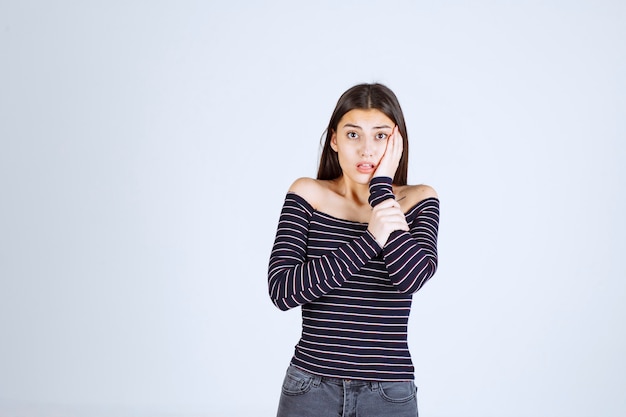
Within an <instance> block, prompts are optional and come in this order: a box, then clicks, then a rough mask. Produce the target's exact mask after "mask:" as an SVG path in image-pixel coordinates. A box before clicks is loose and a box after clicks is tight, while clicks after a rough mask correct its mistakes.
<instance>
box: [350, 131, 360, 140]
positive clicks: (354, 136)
mask: <svg viewBox="0 0 626 417" xmlns="http://www.w3.org/2000/svg"><path fill="white" fill-rule="evenodd" d="M358 137H359V135H357V133H356V132H348V138H349V139H356V138H358Z"/></svg>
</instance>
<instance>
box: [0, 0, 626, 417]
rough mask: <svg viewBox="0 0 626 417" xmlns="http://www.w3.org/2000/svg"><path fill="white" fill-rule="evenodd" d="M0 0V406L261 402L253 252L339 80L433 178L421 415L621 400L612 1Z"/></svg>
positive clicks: (622, 242) (415, 332)
mask: <svg viewBox="0 0 626 417" xmlns="http://www.w3.org/2000/svg"><path fill="white" fill-rule="evenodd" d="M298 3H299V2H290V1H268V2H243V1H219V2H218V1H195V2H192V1H182V2H181V1H176V2H174V1H123V2H122V1H111V2H105V1H100V2H96V1H85V2H79V1H56V2H49V1H7V0H2V1H1V2H0V140H1V146H0V198H1V205H0V338H1V339H0V416H2V417H5V416H11V417H15V416H24V417H31V416H37V417H39V416H46V417H50V416H52V417H54V416H64V417H67V416H110V415H115V416H252V415H254V416H272V415H274V413H275V408H276V404H277V401H278V396H279V393H280V384H281V382H282V378H283V374H284V371H285V369H286V367H287V364H288V362H289V359H290V357H291V354H292V352H293V346H294V345H295V343H296V341H297V338H298V335H299V330H300V329H299V325H300V318H299V314H300V313H299V310H293V311H290V312H280V311H279V310H278V309H276V308H275V307H274V306H273V305H272V303H271V301H270V300H269V297H268V296H267V290H266V268H267V261H268V257H269V252H270V250H271V245H272V242H273V238H274V232H275V228H276V223H277V220H278V214H279V211H280V207H281V205H282V201H283V198H284V194H285V192H286V190H287V189H288V187H289V185H290V184H291V182H292V181H293V180H294V179H296V178H297V177H300V176H314V175H315V173H316V166H317V159H318V155H319V140H320V137H321V136H322V134H323V130H324V127H325V125H326V124H327V123H328V119H329V117H330V113H331V111H332V109H333V107H334V105H335V103H336V100H337V99H338V97H339V95H340V94H341V93H342V92H343V91H344V90H346V89H347V88H349V87H351V86H352V85H354V84H356V83H360V82H373V81H379V82H383V83H385V84H386V85H388V86H389V87H391V88H392V89H393V90H394V91H395V92H396V94H397V95H398V97H399V99H400V102H401V104H402V106H403V108H404V111H405V115H406V118H407V124H408V129H409V137H410V143H411V149H410V151H411V152H410V161H411V162H410V169H409V182H411V183H427V184H430V185H432V186H433V187H435V189H436V190H437V191H438V193H439V196H440V199H441V208H442V211H441V226H440V243H439V248H440V268H439V271H438V273H437V275H436V276H435V278H433V280H432V281H431V282H429V283H428V284H427V285H426V287H425V288H424V289H423V290H422V291H420V292H419V293H418V294H417V295H416V296H415V297H414V309H413V312H412V315H411V323H410V344H411V349H412V353H413V357H414V361H415V364H416V383H417V385H418V386H419V387H420V390H419V403H420V415H423V416H430V417H439V416H441V417H447V416H450V417H456V416H476V417H486V416H494V417H507V416H511V417H513V416H528V415H534V416H568V417H578V416H580V417H583V416H594V417H595V416H604V417H612V416H615V417H617V416H623V415H625V414H626V394H625V392H626V320H625V319H626V308H625V307H624V304H625V301H626V280H625V278H626V268H625V266H624V256H623V253H624V251H625V249H626V225H625V221H624V213H626V203H625V190H626V183H625V182H626V181H625V180H626V172H625V171H626V170H625V169H624V160H625V157H626V152H625V148H626V144H625V139H626V81H625V80H626V3H624V2H621V1H617V0H616V1H602V0H594V1H592V0H589V1H565V0H563V1H556V0H555V1H496V0H493V1H487V0H479V1H471V2H470V1H437V2H429V1H428V2H427V1H408V0H391V1H356V0H353V1H330V0H322V1H315V2H307V3H304V2H303V3H302V4H298Z"/></svg>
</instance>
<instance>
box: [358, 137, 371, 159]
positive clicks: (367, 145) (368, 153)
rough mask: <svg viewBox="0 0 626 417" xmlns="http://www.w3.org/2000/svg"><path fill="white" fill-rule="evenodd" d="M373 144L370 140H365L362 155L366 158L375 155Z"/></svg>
mask: <svg viewBox="0 0 626 417" xmlns="http://www.w3.org/2000/svg"><path fill="white" fill-rule="evenodd" d="M373 149H374V148H373V146H372V144H371V143H370V141H367V140H366V141H364V142H363V148H362V149H361V156H362V157H364V158H370V157H372V155H374V151H373Z"/></svg>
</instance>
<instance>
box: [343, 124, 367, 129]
mask: <svg viewBox="0 0 626 417" xmlns="http://www.w3.org/2000/svg"><path fill="white" fill-rule="evenodd" d="M343 127H344V128H346V127H350V128H352V129H361V130H363V128H362V127H361V126H359V125H353V124H352V123H346V124H345V125H343Z"/></svg>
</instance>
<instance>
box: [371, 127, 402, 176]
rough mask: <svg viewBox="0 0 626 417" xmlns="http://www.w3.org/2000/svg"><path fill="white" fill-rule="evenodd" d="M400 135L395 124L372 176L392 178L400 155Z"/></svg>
mask: <svg viewBox="0 0 626 417" xmlns="http://www.w3.org/2000/svg"><path fill="white" fill-rule="evenodd" d="M402 147H403V144H402V136H401V135H400V131H399V130H398V126H397V125H396V126H395V127H394V128H393V131H392V132H391V135H390V136H389V139H388V140H387V147H386V148H385V153H384V154H383V157H382V158H381V159H380V162H379V163H378V167H377V168H376V171H375V172H374V177H389V178H394V177H395V175H396V170H397V169H398V165H399V164H400V158H401V157H402Z"/></svg>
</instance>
